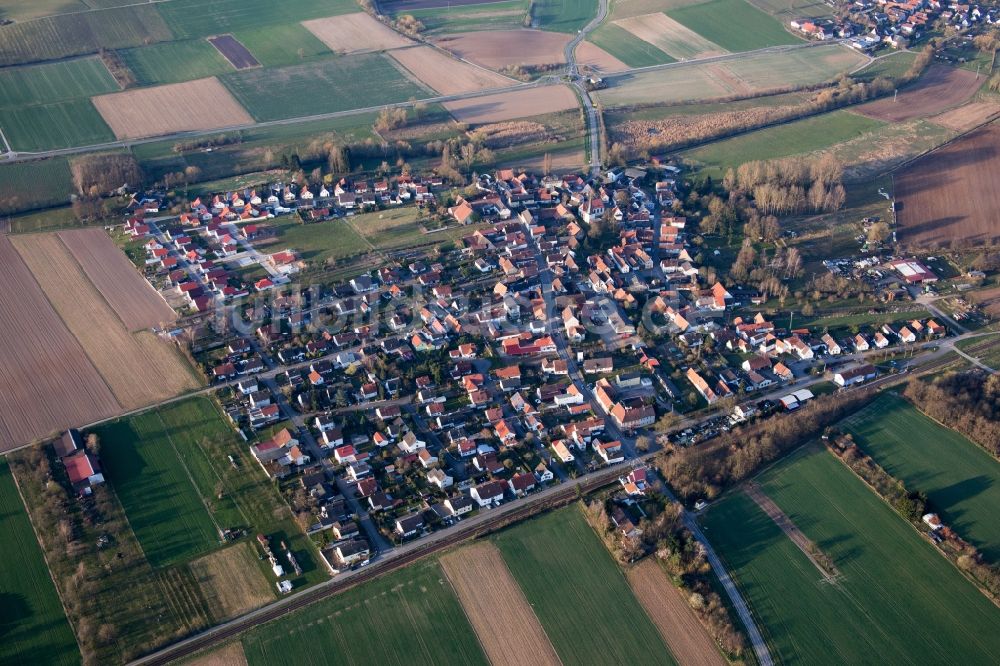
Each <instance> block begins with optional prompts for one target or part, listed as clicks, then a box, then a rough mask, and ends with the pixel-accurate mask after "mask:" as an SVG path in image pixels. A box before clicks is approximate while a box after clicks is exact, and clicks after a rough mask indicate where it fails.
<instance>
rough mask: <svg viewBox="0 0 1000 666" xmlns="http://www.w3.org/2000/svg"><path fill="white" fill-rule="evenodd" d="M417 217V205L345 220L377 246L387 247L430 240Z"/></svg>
mask: <svg viewBox="0 0 1000 666" xmlns="http://www.w3.org/2000/svg"><path fill="white" fill-rule="evenodd" d="M417 219H418V216H417V209H416V207H415V206H405V207H403V208H394V209H389V210H384V211H379V212H377V213H365V214H364V215H355V216H353V217H348V218H345V222H346V223H347V224H348V225H350V227H351V228H352V229H354V231H356V232H357V233H358V234H359V235H360V236H361V237H363V238H364V239H365V240H367V241H368V242H369V243H371V244H372V245H374V246H375V247H377V248H379V249H387V248H394V247H404V246H406V245H413V244H418V243H421V242H427V241H429V240H430V238H427V237H426V236H425V234H424V233H423V232H422V231H421V230H420V223H419V222H418V221H417ZM431 238H433V236H432V237H431Z"/></svg>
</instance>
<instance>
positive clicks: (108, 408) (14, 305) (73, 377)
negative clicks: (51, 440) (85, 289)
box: [0, 235, 121, 450]
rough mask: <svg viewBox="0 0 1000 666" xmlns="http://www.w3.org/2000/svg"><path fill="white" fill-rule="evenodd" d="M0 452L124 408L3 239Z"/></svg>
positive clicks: (0, 249)
mask: <svg viewBox="0 0 1000 666" xmlns="http://www.w3.org/2000/svg"><path fill="white" fill-rule="evenodd" d="M0 284H2V285H3V289H0V322H2V325H0V350H2V351H0V395H3V396H4V397H5V399H4V400H3V401H2V403H0V450H6V449H10V448H13V447H14V446H17V445H19V444H25V443H27V442H30V441H32V440H34V439H36V438H39V437H42V436H45V435H48V434H50V433H52V432H54V431H57V430H61V429H63V428H65V427H66V426H68V425H81V424H84V423H89V422H91V421H94V420H97V419H101V418H107V417H109V416H113V415H114V414H115V413H117V412H118V411H119V410H120V408H121V406H120V405H119V403H118V401H117V400H116V399H115V397H114V394H112V393H111V389H109V388H108V386H107V384H105V383H104V380H103V379H102V378H101V376H100V375H99V374H98V372H97V369H96V368H95V367H94V365H93V363H91V361H90V359H89V358H88V357H87V354H86V353H85V352H84V351H83V347H82V346H81V345H80V343H79V342H78V341H77V340H76V338H74V337H73V336H72V334H71V333H70V332H69V330H68V329H67V328H66V326H65V324H63V322H62V321H61V320H60V319H59V315H57V314H56V312H55V310H54V309H53V308H52V305H51V304H50V303H49V302H48V299H46V297H45V293H44V292H43V291H42V290H41V288H40V287H39V286H38V283H37V282H36V281H35V279H34V277H33V276H32V275H31V271H30V270H29V269H28V267H27V265H25V263H24V261H22V260H21V257H20V255H19V254H18V253H17V250H16V249H15V248H14V246H13V245H12V244H11V242H10V240H9V239H8V238H7V236H3V235H0Z"/></svg>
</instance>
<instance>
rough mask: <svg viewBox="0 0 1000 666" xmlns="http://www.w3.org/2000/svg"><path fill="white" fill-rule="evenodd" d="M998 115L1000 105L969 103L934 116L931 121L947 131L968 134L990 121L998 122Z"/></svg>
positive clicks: (995, 103)
mask: <svg viewBox="0 0 1000 666" xmlns="http://www.w3.org/2000/svg"><path fill="white" fill-rule="evenodd" d="M998 115H1000V103H997V102H992V101H991V102H969V103H968V104H963V105H962V106H960V107H957V108H954V109H951V110H949V111H945V112H944V113H942V114H939V115H937V116H934V117H933V118H931V119H930V120H931V122H933V123H934V124H936V125H940V126H941V127H945V128H947V129H952V130H956V131H958V132H967V131H969V130H971V129H973V128H975V127H978V126H979V125H982V124H983V123H985V122H987V121H989V120H996V118H997V116H998Z"/></svg>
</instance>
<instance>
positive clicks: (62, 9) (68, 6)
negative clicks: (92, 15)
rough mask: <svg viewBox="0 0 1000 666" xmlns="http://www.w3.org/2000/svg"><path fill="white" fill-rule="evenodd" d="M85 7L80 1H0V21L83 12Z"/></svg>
mask: <svg viewBox="0 0 1000 666" xmlns="http://www.w3.org/2000/svg"><path fill="white" fill-rule="evenodd" d="M86 9H87V5H85V4H83V3H82V2H80V0H33V1H32V2H25V1H24V0H0V19H10V20H13V21H29V20H31V19H36V18H41V17H43V16H52V15H54V14H64V13H66V12H80V11H85V10H86Z"/></svg>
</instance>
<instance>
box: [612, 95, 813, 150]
mask: <svg viewBox="0 0 1000 666" xmlns="http://www.w3.org/2000/svg"><path fill="white" fill-rule="evenodd" d="M795 108H796V107H794V106H791V105H787V106H762V107H755V108H749V109H742V110H740V111H725V112H722V113H707V114H701V115H690V116H683V115H675V116H667V117H666V118H662V119H658V120H626V121H625V122H623V123H621V124H616V125H615V126H614V127H613V128H612V130H611V134H612V137H613V139H614V141H617V142H620V143H622V144H624V145H625V146H627V147H628V148H629V149H630V150H633V151H639V150H650V149H657V150H662V149H667V148H672V147H678V146H684V145H689V144H691V143H693V142H695V141H702V140H706V139H709V138H711V137H713V136H719V135H720V134H721V133H730V132H737V131H740V130H748V129H752V128H754V127H760V126H761V125H764V124H767V123H770V122H774V121H777V120H781V119H783V118H786V117H788V114H790V113H791V112H792V111H793V110H795Z"/></svg>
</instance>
